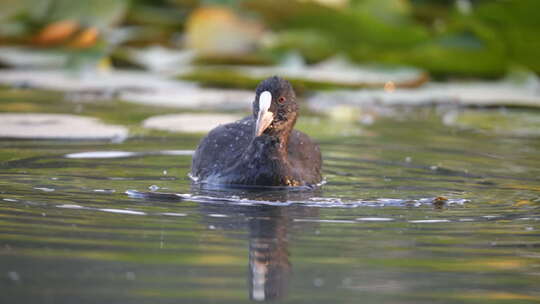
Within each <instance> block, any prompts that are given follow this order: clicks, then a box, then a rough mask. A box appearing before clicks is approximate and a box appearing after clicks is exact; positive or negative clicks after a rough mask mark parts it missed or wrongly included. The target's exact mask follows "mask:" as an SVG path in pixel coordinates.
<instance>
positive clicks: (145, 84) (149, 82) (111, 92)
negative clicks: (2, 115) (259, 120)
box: [0, 70, 254, 109]
mask: <svg viewBox="0 0 540 304" xmlns="http://www.w3.org/2000/svg"><path fill="white" fill-rule="evenodd" d="M0 84H5V85H9V86H16V87H17V86H21V85H24V86H25V87H31V88H39V89H45V90H53V91H61V92H71V93H82V94H85V95H90V96H91V95H96V96H97V99H99V96H107V97H108V98H109V99H110V97H111V96H114V97H117V98H119V99H120V100H124V101H129V102H137V103H142V104H148V105H157V106H169V107H178V108H197V109H200V108H219V109H247V108H248V107H249V105H250V104H251V102H252V100H253V98H254V95H253V92H252V91H251V90H250V91H248V90H223V89H205V88H200V87H199V86H197V85H196V84H193V83H188V82H183V81H179V80H174V79H169V78H167V77H166V76H162V75H160V74H153V73H147V72H138V71H110V72H90V71H89V72H85V73H75V72H68V71H61V70H5V71H3V72H2V73H0ZM88 93H98V94H88ZM72 99H73V100H76V101H81V100H80V98H79V99H77V98H72Z"/></svg>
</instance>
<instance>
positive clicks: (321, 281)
mask: <svg viewBox="0 0 540 304" xmlns="http://www.w3.org/2000/svg"><path fill="white" fill-rule="evenodd" d="M313 285H314V286H315V287H322V286H323V285H324V279H322V278H315V279H313Z"/></svg>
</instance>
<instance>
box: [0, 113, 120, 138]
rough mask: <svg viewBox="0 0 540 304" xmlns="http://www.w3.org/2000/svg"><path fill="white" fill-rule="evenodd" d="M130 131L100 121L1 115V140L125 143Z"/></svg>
mask: <svg viewBox="0 0 540 304" xmlns="http://www.w3.org/2000/svg"><path fill="white" fill-rule="evenodd" d="M127 136H128V130H127V128H125V127H123V126H118V125H108V124H104V123H102V122H101V121H99V120H98V119H96V118H92V117H84V116H77V115H66V114H39V113H25V114H0V137H8V138H26V139H34V138H35V139H90V140H115V141H121V140H123V139H125V138H126V137H127Z"/></svg>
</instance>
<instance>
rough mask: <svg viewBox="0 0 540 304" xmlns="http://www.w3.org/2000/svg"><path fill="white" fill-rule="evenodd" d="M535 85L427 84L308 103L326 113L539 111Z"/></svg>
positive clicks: (328, 95) (320, 96)
mask: <svg viewBox="0 0 540 304" xmlns="http://www.w3.org/2000/svg"><path fill="white" fill-rule="evenodd" d="M538 88H539V86H538V85H537V84H535V83H525V84H516V83H513V82H511V81H493V82H468V83H459V82H454V83H429V84H426V85H424V86H422V87H420V88H416V89H412V88H406V89H403V88H395V87H392V89H389V88H386V90H374V89H369V90H368V89H363V90H341V91H332V92H320V93H317V94H315V95H313V96H312V97H311V98H310V99H309V100H308V101H309V106H310V108H311V109H312V110H314V111H318V112H327V110H328V109H329V108H333V107H335V106H336V105H350V106H365V105H373V104H376V105H387V106H392V105H412V106H422V105H432V104H452V105H463V106H477V105H482V106H526V107H540V90H539V89H538Z"/></svg>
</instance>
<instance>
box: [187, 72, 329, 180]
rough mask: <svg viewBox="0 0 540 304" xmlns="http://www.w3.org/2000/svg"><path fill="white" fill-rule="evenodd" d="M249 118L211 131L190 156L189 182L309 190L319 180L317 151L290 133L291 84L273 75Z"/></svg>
mask: <svg viewBox="0 0 540 304" xmlns="http://www.w3.org/2000/svg"><path fill="white" fill-rule="evenodd" d="M252 108H253V113H252V115H250V116H248V117H245V118H244V119H241V120H238V121H236V122H233V123H229V124H224V125H221V126H218V127H216V128H214V129H213V130H211V131H210V132H209V133H208V135H207V136H206V137H204V138H203V139H202V140H201V142H200V143H199V146H198V147H197V150H196V151H195V154H194V156H193V160H192V165H191V173H190V176H191V177H192V179H193V180H194V181H195V182H196V183H198V184H201V185H205V186H212V185H214V186H220V187H221V186H225V187H250V186H255V187H291V186H292V187H302V186H308V187H312V186H314V185H317V184H318V183H320V182H321V166H322V159H321V152H320V148H319V146H318V145H317V144H316V143H314V142H313V141H312V140H311V139H310V138H309V136H307V135H306V134H304V133H302V132H300V131H297V130H295V129H294V125H295V123H296V120H297V118H298V103H297V100H296V94H295V93H294V90H293V88H292V85H291V84H290V83H289V82H288V81H287V80H285V79H282V78H280V77H277V76H274V77H270V78H268V79H266V80H263V81H262V82H261V83H260V84H259V85H258V86H257V88H256V91H255V99H254V101H253V106H252Z"/></svg>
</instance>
